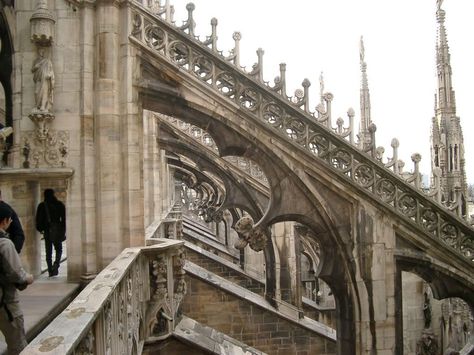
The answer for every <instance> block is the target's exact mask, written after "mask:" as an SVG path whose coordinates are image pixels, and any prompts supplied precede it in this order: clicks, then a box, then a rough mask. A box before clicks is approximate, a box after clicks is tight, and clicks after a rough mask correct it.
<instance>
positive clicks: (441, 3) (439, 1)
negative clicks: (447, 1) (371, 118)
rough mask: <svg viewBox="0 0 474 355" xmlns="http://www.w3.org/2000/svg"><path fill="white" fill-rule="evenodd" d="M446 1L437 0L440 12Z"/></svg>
mask: <svg viewBox="0 0 474 355" xmlns="http://www.w3.org/2000/svg"><path fill="white" fill-rule="evenodd" d="M443 1H444V0H436V5H437V7H438V11H439V10H441V6H442V5H443Z"/></svg>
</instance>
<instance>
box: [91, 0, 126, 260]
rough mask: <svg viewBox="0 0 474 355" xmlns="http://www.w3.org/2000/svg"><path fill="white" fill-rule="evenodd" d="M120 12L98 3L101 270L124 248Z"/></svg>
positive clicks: (96, 112)
mask: <svg viewBox="0 0 474 355" xmlns="http://www.w3.org/2000/svg"><path fill="white" fill-rule="evenodd" d="M119 25H120V9H119V7H118V4H116V3H115V2H112V1H105V0H104V1H97V2H96V30H97V32H96V34H95V77H94V80H95V101H94V136H95V142H94V143H95V162H94V165H95V168H96V178H97V180H96V184H95V189H96V191H95V192H96V193H95V195H96V200H95V204H96V205H95V212H96V232H97V238H98V239H97V241H96V247H97V261H98V268H99V269H102V268H104V267H105V266H106V265H108V264H109V263H110V262H111V261H112V260H113V258H114V257H115V256H117V255H118V254H119V253H120V252H121V251H122V250H123V248H124V245H123V241H122V233H123V230H122V219H123V216H122V208H121V207H122V202H123V201H122V188H121V185H122V170H123V169H122V161H123V157H122V150H121V148H122V147H121V145H122V144H121V129H120V128H121V127H120V126H121V125H120V119H121V115H120V78H119V60H120V58H119V43H120V37H119Z"/></svg>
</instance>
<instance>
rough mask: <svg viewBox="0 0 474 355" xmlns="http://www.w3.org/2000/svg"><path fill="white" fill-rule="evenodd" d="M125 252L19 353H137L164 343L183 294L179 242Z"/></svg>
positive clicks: (175, 318)
mask: <svg viewBox="0 0 474 355" xmlns="http://www.w3.org/2000/svg"><path fill="white" fill-rule="evenodd" d="M155 243H156V244H155V245H153V246H150V247H142V248H128V249H125V250H124V251H123V252H122V253H121V254H120V255H119V256H118V257H117V258H115V260H114V261H112V262H111V263H110V264H109V265H108V266H107V267H106V268H105V269H104V270H103V271H102V272H101V273H100V274H99V275H97V277H96V278H95V279H94V280H93V281H92V282H91V283H90V284H89V285H87V287H86V288H85V289H84V290H83V291H82V292H81V293H80V294H79V295H78V296H77V297H76V298H75V299H74V301H73V302H72V303H71V304H70V305H69V306H68V307H67V308H66V309H65V310H64V311H63V312H62V313H61V314H60V315H59V316H58V317H57V318H56V319H54V320H53V322H51V323H50V324H49V325H48V327H47V328H46V329H44V330H43V331H42V332H41V333H40V334H39V335H38V336H37V337H36V338H35V339H33V341H32V342H31V343H30V344H29V345H28V347H27V348H26V349H25V350H24V351H23V352H22V354H99V355H101V354H107V355H108V354H141V353H142V350H143V347H144V344H145V342H154V341H159V340H162V339H165V338H167V337H168V336H169V335H171V333H172V332H173V330H174V327H175V326H176V324H177V323H178V321H179V320H178V319H177V317H178V315H177V314H178V308H179V306H180V303H181V301H182V299H183V296H184V294H185V293H186V283H185V281H184V270H183V265H184V251H183V248H182V245H183V242H180V241H175V240H168V239H156V240H155Z"/></svg>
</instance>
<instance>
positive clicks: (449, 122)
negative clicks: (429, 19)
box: [431, 0, 467, 205]
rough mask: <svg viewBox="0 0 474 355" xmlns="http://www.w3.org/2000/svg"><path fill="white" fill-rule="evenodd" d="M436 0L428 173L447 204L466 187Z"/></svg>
mask: <svg viewBox="0 0 474 355" xmlns="http://www.w3.org/2000/svg"><path fill="white" fill-rule="evenodd" d="M442 3H443V1H442V0H437V11H436V20H437V23H438V38H437V43H436V70H437V77H438V89H437V93H436V94H435V108H434V109H435V115H434V117H433V122H432V130H431V168H432V176H434V175H435V174H440V188H441V194H442V200H443V201H444V202H446V203H448V204H450V203H452V204H454V203H461V204H462V205H464V204H465V196H466V191H467V185H466V175H465V169H464V164H465V160H464V139H463V133H462V128H461V123H460V119H459V117H457V116H456V99H455V93H454V90H453V86H452V70H451V60H450V53H449V46H448V37H447V34H446V27H445V24H444V23H445V17H446V13H445V11H444V10H443V9H442V8H441V6H442Z"/></svg>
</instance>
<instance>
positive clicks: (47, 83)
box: [31, 47, 54, 113]
mask: <svg viewBox="0 0 474 355" xmlns="http://www.w3.org/2000/svg"><path fill="white" fill-rule="evenodd" d="M31 72H32V73H33V81H34V83H35V108H34V109H33V111H34V112H41V113H43V112H51V110H52V108H53V96H54V71H53V63H52V62H51V60H50V59H49V58H48V57H47V56H45V49H44V48H41V47H40V48H39V49H38V57H37V58H36V59H35V61H34V62H33V66H32V68H31Z"/></svg>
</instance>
